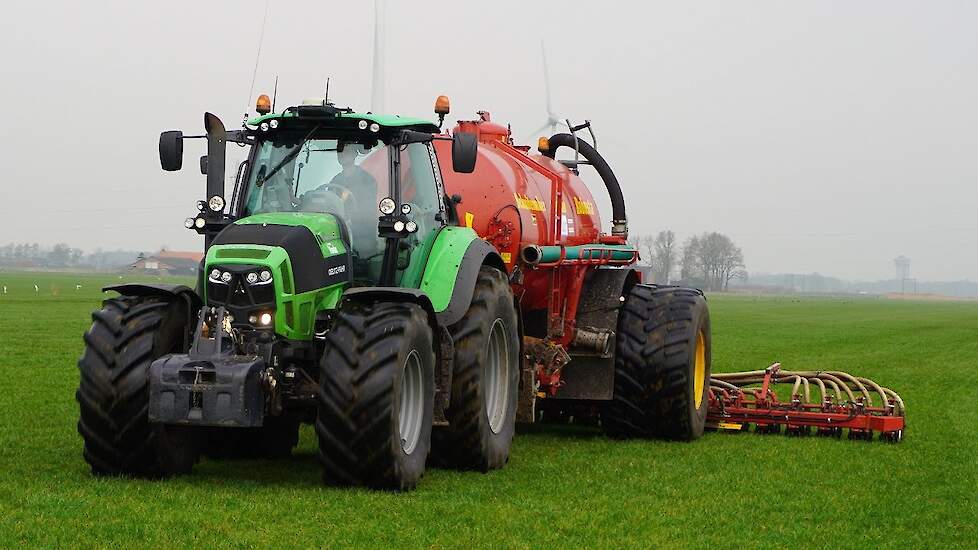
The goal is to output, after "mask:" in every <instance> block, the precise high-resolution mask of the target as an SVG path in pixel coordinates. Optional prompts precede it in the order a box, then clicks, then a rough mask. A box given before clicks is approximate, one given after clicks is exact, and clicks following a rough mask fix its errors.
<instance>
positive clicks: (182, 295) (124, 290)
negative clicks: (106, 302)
mask: <svg viewBox="0 0 978 550" xmlns="http://www.w3.org/2000/svg"><path fill="white" fill-rule="evenodd" d="M110 290H112V291H115V292H118V293H119V294H121V295H123V296H159V297H162V298H170V299H172V300H183V301H184V303H186V304H187V333H186V335H185V336H184V349H187V348H188V347H189V346H190V337H191V327H193V326H194V324H195V321H196V319H197V312H199V311H200V308H202V307H204V301H203V300H201V298H200V295H198V294H197V293H196V292H194V290H193V289H191V288H190V287H187V286H184V285H171V284H167V283H121V284H117V285H108V286H103V287H102V292H108V291H110Z"/></svg>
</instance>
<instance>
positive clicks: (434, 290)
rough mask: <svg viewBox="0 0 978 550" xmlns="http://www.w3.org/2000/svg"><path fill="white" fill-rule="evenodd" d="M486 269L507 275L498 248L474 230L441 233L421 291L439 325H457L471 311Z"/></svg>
mask: <svg viewBox="0 0 978 550" xmlns="http://www.w3.org/2000/svg"><path fill="white" fill-rule="evenodd" d="M483 265H491V266H493V267H496V268H498V269H500V270H501V271H502V272H503V273H506V264H504V263H503V260H502V258H501V257H500V256H499V252H498V251H496V248H495V247H493V246H492V245H491V244H489V243H488V242H486V241H484V240H483V239H481V238H480V237H479V236H478V235H477V234H476V232H475V231H473V230H472V229H471V228H468V227H446V228H444V229H443V230H442V231H441V233H440V234H439V235H438V239H437V240H436V241H435V243H434V245H433V246H432V249H431V254H430V255H429V256H428V262H427V265H426V266H425V269H424V274H423V275H422V278H421V288H420V290H422V291H424V293H425V294H426V295H427V296H428V298H429V299H430V300H431V305H432V307H433V308H434V311H435V314H436V316H437V318H438V324H439V325H442V326H449V325H453V324H455V323H457V322H458V321H459V319H461V318H462V316H464V315H465V312H466V311H468V309H469V304H471V303H472V292H473V291H474V290H475V280H476V278H477V277H478V276H479V269H480V268H481V267H482V266H483Z"/></svg>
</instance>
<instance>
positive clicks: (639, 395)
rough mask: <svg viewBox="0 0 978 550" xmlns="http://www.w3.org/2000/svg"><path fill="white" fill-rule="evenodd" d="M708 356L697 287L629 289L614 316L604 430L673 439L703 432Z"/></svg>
mask: <svg viewBox="0 0 978 550" xmlns="http://www.w3.org/2000/svg"><path fill="white" fill-rule="evenodd" d="M710 354H711V352H710V313H709V310H708V308H707V305H706V299H705V298H704V297H703V294H702V293H701V292H700V291H698V290H694V289H689V288H677V287H656V286H654V285H636V286H634V287H633V288H632V290H631V292H629V294H628V296H627V297H626V298H625V304H624V308H623V309H622V311H621V315H620V316H619V318H618V334H617V340H616V348H615V389H614V397H613V398H612V400H611V402H610V403H608V405H607V407H606V408H605V409H604V411H603V414H602V424H603V426H604V428H605V431H606V432H607V433H608V434H609V435H611V436H613V437H662V438H666V439H679V440H693V439H696V438H698V437H700V436H701V435H703V428H704V425H705V423H706V409H707V405H708V392H709V381H710Z"/></svg>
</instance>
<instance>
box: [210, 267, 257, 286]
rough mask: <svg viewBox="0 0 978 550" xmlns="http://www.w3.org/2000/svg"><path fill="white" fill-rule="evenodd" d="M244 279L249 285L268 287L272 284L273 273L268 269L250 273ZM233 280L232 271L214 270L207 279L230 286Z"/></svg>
mask: <svg viewBox="0 0 978 550" xmlns="http://www.w3.org/2000/svg"><path fill="white" fill-rule="evenodd" d="M244 277H245V281H246V282H247V283H248V284H249V285H267V284H268V283H270V282H272V272H271V271H269V270H267V269H262V270H259V271H249V272H248V273H246V274H245V276H244ZM233 278H234V275H232V274H231V272H230V271H221V270H220V269H217V268H214V269H212V270H211V273H210V275H209V276H208V278H207V279H208V280H209V281H211V282H212V283H223V284H228V283H230V282H231V279H233Z"/></svg>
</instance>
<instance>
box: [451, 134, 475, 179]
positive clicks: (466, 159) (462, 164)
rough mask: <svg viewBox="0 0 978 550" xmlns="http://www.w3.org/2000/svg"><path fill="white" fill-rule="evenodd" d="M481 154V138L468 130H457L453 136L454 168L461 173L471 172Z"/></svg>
mask: <svg viewBox="0 0 978 550" xmlns="http://www.w3.org/2000/svg"><path fill="white" fill-rule="evenodd" d="M478 155H479V138H478V136H476V135H475V134H470V133H468V132H456V133H455V135H454V136H452V169H453V170H455V171H456V172H458V173H460V174H471V173H472V172H473V171H474V170H475V161H476V159H477V158H478Z"/></svg>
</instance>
